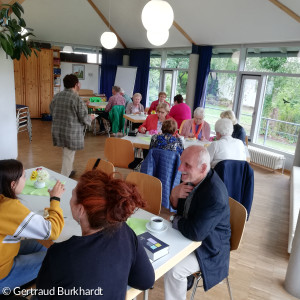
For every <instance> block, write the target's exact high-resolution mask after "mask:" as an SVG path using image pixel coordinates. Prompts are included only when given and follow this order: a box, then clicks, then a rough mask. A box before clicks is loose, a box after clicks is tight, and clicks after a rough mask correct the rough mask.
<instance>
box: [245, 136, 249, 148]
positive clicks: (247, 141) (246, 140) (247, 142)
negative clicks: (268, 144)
mask: <svg viewBox="0 0 300 300" xmlns="http://www.w3.org/2000/svg"><path fill="white" fill-rule="evenodd" d="M245 143H246V146H247V147H248V144H249V140H248V135H246V137H245Z"/></svg>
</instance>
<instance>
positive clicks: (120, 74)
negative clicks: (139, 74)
mask: <svg viewBox="0 0 300 300" xmlns="http://www.w3.org/2000/svg"><path fill="white" fill-rule="evenodd" d="M136 71H137V67H123V66H118V68H117V74H116V79H115V84H114V85H116V86H119V87H121V88H122V89H123V90H124V91H125V94H127V95H128V96H129V97H132V94H133V89H134V84H135V76H136Z"/></svg>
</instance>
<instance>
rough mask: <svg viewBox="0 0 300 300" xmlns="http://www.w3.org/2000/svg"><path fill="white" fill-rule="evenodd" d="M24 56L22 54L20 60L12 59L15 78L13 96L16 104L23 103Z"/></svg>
mask: <svg viewBox="0 0 300 300" xmlns="http://www.w3.org/2000/svg"><path fill="white" fill-rule="evenodd" d="M25 60H26V58H25V56H24V55H22V56H21V59H20V60H16V59H14V78H15V98H16V104H22V105H25V85H24V81H25V78H24V63H25Z"/></svg>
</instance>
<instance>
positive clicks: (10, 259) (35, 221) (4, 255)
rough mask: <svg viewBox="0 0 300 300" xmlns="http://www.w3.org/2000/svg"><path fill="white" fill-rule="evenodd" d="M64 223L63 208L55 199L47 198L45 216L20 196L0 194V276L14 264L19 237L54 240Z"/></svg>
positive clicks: (7, 272)
mask: <svg viewBox="0 0 300 300" xmlns="http://www.w3.org/2000/svg"><path fill="white" fill-rule="evenodd" d="M63 226H64V217H63V212H62V209H61V207H60V202H59V201H57V200H52V201H50V209H49V217H48V218H47V219H44V218H43V217H42V216H40V215H37V214H35V213H33V212H31V211H30V210H29V209H28V208H27V207H26V206H24V205H23V204H22V203H21V202H20V201H19V200H17V199H11V198H7V197H4V196H3V195H0V280H1V279H3V278H4V277H6V276H7V275H8V274H9V272H10V270H11V268H12V266H13V263H14V258H15V256H17V255H18V252H19V249H20V240H21V238H30V239H40V240H48V239H50V240H55V239H57V238H58V236H59V235H60V233H61V231H62V229H63Z"/></svg>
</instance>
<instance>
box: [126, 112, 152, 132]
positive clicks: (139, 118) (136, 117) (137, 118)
mask: <svg viewBox="0 0 300 300" xmlns="http://www.w3.org/2000/svg"><path fill="white" fill-rule="evenodd" d="M147 116H148V115H145V114H144V113H142V114H125V115H123V117H124V119H126V120H128V121H129V130H130V131H132V123H144V121H145V120H146V119H147Z"/></svg>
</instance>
